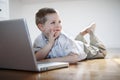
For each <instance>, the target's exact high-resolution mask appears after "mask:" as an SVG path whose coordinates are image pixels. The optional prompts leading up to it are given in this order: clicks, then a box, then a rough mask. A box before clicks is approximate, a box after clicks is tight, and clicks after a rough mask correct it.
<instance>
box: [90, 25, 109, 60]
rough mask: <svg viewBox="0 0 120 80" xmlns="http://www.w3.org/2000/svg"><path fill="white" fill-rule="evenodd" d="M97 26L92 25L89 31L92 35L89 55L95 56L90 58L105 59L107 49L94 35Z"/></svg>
mask: <svg viewBox="0 0 120 80" xmlns="http://www.w3.org/2000/svg"><path fill="white" fill-rule="evenodd" d="M95 27H96V25H95V24H92V25H91V28H90V29H88V33H89V35H90V46H89V51H90V54H89V55H93V54H94V56H89V57H88V59H89V58H91V59H92V58H104V57H105V56H106V52H107V51H106V48H105V46H104V44H103V43H102V42H101V41H100V40H99V39H98V38H97V37H96V36H95V34H94V29H95Z"/></svg>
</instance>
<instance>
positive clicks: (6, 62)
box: [0, 19, 38, 71]
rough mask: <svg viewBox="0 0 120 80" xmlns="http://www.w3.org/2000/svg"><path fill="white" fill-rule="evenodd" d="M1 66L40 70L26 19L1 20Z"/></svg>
mask: <svg viewBox="0 0 120 80" xmlns="http://www.w3.org/2000/svg"><path fill="white" fill-rule="evenodd" d="M0 68H7V69H19V70H30V71H38V68H37V65H36V60H35V57H34V53H33V50H32V44H31V41H30V35H29V32H28V29H27V25H26V22H25V20H24V19H16V20H6V21H0Z"/></svg>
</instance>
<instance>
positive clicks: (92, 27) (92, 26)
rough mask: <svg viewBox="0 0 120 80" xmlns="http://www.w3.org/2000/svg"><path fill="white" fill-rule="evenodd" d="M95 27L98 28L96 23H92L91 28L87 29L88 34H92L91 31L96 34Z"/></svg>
mask: <svg viewBox="0 0 120 80" xmlns="http://www.w3.org/2000/svg"><path fill="white" fill-rule="evenodd" d="M95 27H96V24H95V23H91V24H90V26H89V27H88V28H87V29H86V31H87V33H90V32H91V31H92V32H94V31H95Z"/></svg>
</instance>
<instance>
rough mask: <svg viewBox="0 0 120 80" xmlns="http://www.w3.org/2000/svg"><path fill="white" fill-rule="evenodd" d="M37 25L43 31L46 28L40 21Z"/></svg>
mask: <svg viewBox="0 0 120 80" xmlns="http://www.w3.org/2000/svg"><path fill="white" fill-rule="evenodd" d="M37 26H38V28H39V29H40V30H41V31H43V30H44V28H43V26H42V24H40V23H39V24H38V25H37Z"/></svg>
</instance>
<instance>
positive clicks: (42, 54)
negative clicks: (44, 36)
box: [35, 43, 53, 60]
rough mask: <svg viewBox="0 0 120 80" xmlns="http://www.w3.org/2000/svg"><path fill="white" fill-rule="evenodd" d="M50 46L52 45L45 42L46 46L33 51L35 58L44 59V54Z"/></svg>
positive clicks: (46, 53) (45, 54)
mask: <svg viewBox="0 0 120 80" xmlns="http://www.w3.org/2000/svg"><path fill="white" fill-rule="evenodd" d="M52 46H53V44H51V43H48V44H46V46H45V47H44V48H42V49H40V50H39V51H37V52H36V53H35V56H36V59H37V60H42V59H45V58H46V56H47V55H48V53H49V51H50V50H51V48H52Z"/></svg>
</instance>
